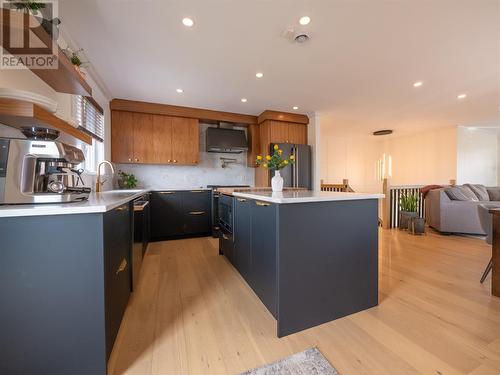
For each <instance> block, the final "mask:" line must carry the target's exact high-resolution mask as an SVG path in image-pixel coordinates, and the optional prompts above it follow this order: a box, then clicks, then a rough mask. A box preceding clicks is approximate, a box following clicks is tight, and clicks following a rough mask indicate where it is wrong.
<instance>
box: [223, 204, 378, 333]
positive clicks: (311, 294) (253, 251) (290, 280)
mask: <svg viewBox="0 0 500 375" xmlns="http://www.w3.org/2000/svg"><path fill="white" fill-rule="evenodd" d="M233 232H234V251H233V253H232V254H231V257H232V259H233V260H232V263H233V264H234V265H235V268H236V269H237V270H238V271H239V272H240V274H241V275H242V276H243V278H244V279H245V280H246V282H247V283H248V285H249V286H250V287H251V288H252V289H253V291H254V292H255V294H256V295H257V296H258V297H259V298H260V299H261V301H262V303H263V304H264V305H265V306H266V308H267V309H268V310H269V312H270V313H271V314H272V315H273V316H274V317H275V318H276V320H277V335H278V337H282V336H285V335H288V334H291V333H294V332H298V331H301V330H303V329H306V328H310V327H313V326H316V325H319V324H322V323H325V322H328V321H331V320H333V319H337V318H340V317H343V316H346V315H349V314H352V313H355V312H358V311H361V310H365V309H368V308H370V307H373V306H376V305H377V304H378V202H377V200H376V199H369V200H350V201H331V202H314V203H293V204H271V203H267V202H260V201H255V200H250V199H245V198H238V197H235V198H234V228H233Z"/></svg>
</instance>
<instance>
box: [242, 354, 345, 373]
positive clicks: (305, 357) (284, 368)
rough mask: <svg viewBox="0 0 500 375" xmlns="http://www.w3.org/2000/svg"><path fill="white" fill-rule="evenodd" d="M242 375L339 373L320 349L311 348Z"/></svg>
mask: <svg viewBox="0 0 500 375" xmlns="http://www.w3.org/2000/svg"><path fill="white" fill-rule="evenodd" d="M241 375H339V373H338V372H337V370H335V369H334V368H333V367H332V365H330V362H328V360H327V359H326V358H325V357H324V356H323V354H321V352H320V351H319V350H318V348H311V349H307V350H304V351H303V352H300V353H297V354H293V355H291V356H290V357H286V358H283V359H281V360H279V361H277V362H274V363H271V364H269V365H266V366H263V367H259V368H256V369H253V370H250V371H247V372H244V373H242V374H241Z"/></svg>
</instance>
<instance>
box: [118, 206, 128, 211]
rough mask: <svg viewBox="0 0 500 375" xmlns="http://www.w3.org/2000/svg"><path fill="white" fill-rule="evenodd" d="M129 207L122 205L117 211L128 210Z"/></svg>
mask: <svg viewBox="0 0 500 375" xmlns="http://www.w3.org/2000/svg"><path fill="white" fill-rule="evenodd" d="M127 209H128V206H121V207H118V208H116V211H126V210H127Z"/></svg>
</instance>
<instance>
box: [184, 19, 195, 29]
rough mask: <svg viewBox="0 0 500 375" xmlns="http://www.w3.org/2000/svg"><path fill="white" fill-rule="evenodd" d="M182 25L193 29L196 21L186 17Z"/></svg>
mask: <svg viewBox="0 0 500 375" xmlns="http://www.w3.org/2000/svg"><path fill="white" fill-rule="evenodd" d="M182 24H183V25H184V26H186V27H193V25H194V21H193V20H192V19H191V18H188V17H185V18H183V19H182Z"/></svg>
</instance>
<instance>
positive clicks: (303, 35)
mask: <svg viewBox="0 0 500 375" xmlns="http://www.w3.org/2000/svg"><path fill="white" fill-rule="evenodd" d="M309 39H310V37H309V35H307V34H306V33H297V34H296V35H295V38H294V40H295V41H296V42H297V43H305V42H307V41H308V40H309Z"/></svg>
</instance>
